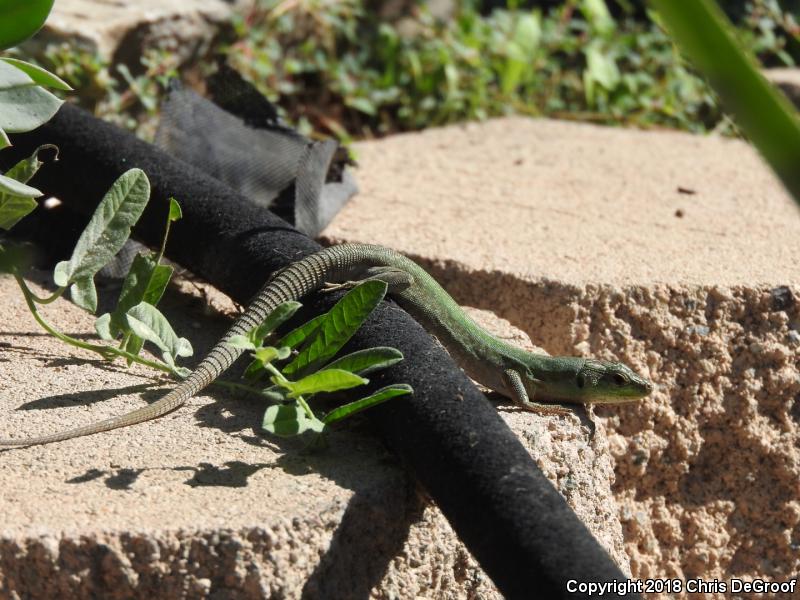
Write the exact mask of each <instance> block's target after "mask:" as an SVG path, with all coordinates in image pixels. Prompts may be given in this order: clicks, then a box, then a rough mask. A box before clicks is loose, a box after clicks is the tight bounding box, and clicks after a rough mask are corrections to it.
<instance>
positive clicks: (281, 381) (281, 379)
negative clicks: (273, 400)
mask: <svg viewBox="0 0 800 600" xmlns="http://www.w3.org/2000/svg"><path fill="white" fill-rule="evenodd" d="M264 368H266V369H267V370H268V371H269V372H270V373H272V374H273V375H274V376H275V379H276V383H278V385H281V386H283V387H288V386H286V385H285V384H287V383H289V380H288V379H286V377H284V376H283V373H281V372H280V371H279V370H278V369H277V368H276V367H275V365H273V364H272V363H266V364H265V365H264ZM295 400H297V403H298V404H299V405H300V406H301V407H302V408H303V410H304V411H305V412H306V416H307V417H308V418H309V419H314V418H316V417H315V415H314V412H313V411H312V410H311V407H310V406H309V405H308V403H307V402H306V400H305V398H303V397H302V396H297V397H296V398H295Z"/></svg>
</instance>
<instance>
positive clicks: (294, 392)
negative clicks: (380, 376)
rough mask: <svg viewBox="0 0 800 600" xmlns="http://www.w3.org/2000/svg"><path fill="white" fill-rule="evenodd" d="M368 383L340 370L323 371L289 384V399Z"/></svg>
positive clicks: (366, 380)
mask: <svg viewBox="0 0 800 600" xmlns="http://www.w3.org/2000/svg"><path fill="white" fill-rule="evenodd" d="M366 383H369V380H368V379H364V378H363V377H359V376H358V375H356V374H354V373H350V372H348V371H342V370H341V369H325V370H324V371H317V372H316V373H312V374H311V375H307V376H306V377H303V378H302V379H301V380H300V381H293V382H290V383H289V385H288V386H287V387H288V388H289V398H297V397H298V396H302V395H304V394H318V393H320V392H335V391H337V390H346V389H349V388H352V387H356V386H359V385H364V384H366Z"/></svg>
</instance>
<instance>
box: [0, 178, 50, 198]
mask: <svg viewBox="0 0 800 600" xmlns="http://www.w3.org/2000/svg"><path fill="white" fill-rule="evenodd" d="M0 193H2V194H3V195H6V194H7V195H9V196H24V197H28V198H38V197H39V196H41V195H42V192H40V191H39V190H37V189H36V188H32V187H31V186H29V185H25V184H24V183H22V182H21V181H18V180H16V179H14V178H12V177H9V176H8V175H0Z"/></svg>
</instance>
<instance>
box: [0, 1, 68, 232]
mask: <svg viewBox="0 0 800 600" xmlns="http://www.w3.org/2000/svg"><path fill="white" fill-rule="evenodd" d="M52 5H53V0H45V1H44V2H43V1H41V0H35V1H31V0H26V1H20V0H0V49H3V48H8V47H9V46H13V45H14V44H17V43H19V42H21V41H23V40H25V39H26V38H28V37H30V36H31V35H33V34H34V33H36V31H37V30H38V29H39V28H40V27H41V26H42V24H43V23H44V21H45V19H46V18H47V15H48V14H49V13H50V9H51V8H52ZM46 87H50V88H54V89H60V90H70V89H71V88H70V86H69V85H68V84H67V83H66V82H64V81H63V80H62V79H60V78H59V77H57V76H55V75H53V74H52V73H50V72H49V71H46V70H45V69H42V68H41V67H39V66H37V65H34V64H31V63H28V62H24V61H22V60H19V59H16V58H12V57H9V56H0V150H2V149H3V148H6V147H7V146H10V145H11V141H10V140H9V139H8V135H7V134H8V133H21V132H25V131H30V130H32V129H36V128H37V127H39V126H40V125H41V124H43V123H45V122H47V121H48V120H50V118H51V117H52V116H53V115H54V114H55V113H56V111H57V110H58V108H59V107H60V106H61V102H62V101H61V100H60V99H59V98H57V97H56V96H54V95H53V94H51V93H50V92H48V91H47V90H46V89H45V88H46ZM40 164H41V163H40V162H39V160H38V150H37V152H35V153H34V155H33V156H31V157H30V158H29V159H28V160H25V161H22V162H20V163H18V164H17V165H15V166H14V167H13V168H12V169H11V170H10V171H9V172H7V173H5V174H2V173H0V228H3V229H6V230H7V229H9V228H10V227H11V226H13V225H14V224H15V223H16V222H17V221H19V220H20V219H21V218H23V217H24V216H25V215H27V214H28V213H30V212H31V211H32V210H33V209H34V208H36V202H35V201H34V198H38V197H39V196H41V195H42V193H41V192H40V191H39V190H37V189H36V188H33V187H31V186H29V185H27V183H28V181H29V180H30V179H31V177H33V175H34V173H36V171H37V169H38V168H39V166H40Z"/></svg>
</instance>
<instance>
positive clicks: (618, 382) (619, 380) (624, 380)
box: [614, 373, 628, 385]
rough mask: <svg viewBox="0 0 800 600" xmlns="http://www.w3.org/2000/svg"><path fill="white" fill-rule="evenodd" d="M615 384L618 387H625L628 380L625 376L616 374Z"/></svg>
mask: <svg viewBox="0 0 800 600" xmlns="http://www.w3.org/2000/svg"><path fill="white" fill-rule="evenodd" d="M614 383H615V384H616V385H625V384H626V383H628V378H627V377H625V376H624V375H620V374H619V373H614Z"/></svg>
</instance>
